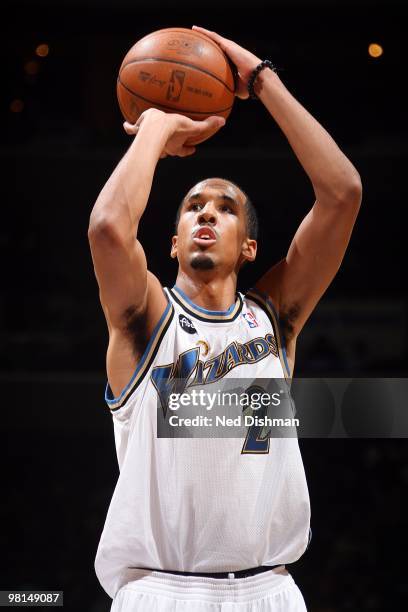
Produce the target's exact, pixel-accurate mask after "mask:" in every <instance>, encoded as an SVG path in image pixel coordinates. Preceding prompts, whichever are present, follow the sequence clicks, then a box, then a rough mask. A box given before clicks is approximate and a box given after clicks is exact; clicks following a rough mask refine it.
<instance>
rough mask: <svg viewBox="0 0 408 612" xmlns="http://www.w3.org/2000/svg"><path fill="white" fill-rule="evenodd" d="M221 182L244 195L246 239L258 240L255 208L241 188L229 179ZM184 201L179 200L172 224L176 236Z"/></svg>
mask: <svg viewBox="0 0 408 612" xmlns="http://www.w3.org/2000/svg"><path fill="white" fill-rule="evenodd" d="M222 180H224V181H226V182H228V183H231V185H234V187H237V188H238V189H239V190H240V191H242V193H243V194H244V196H245V203H244V206H245V213H246V226H247V232H248V238H250V239H251V240H258V231H259V222H258V213H257V212H256V208H255V206H254V205H253V204H252V202H251V200H250V199H249V197H248V195H247V194H246V193H245V191H244V190H243V189H242V187H240V186H239V185H237V184H236V183H234V182H233V181H230V180H229V179H222ZM200 182H201V181H200ZM184 200H185V196H184V198H183V199H182V200H181V202H180V204H179V207H178V209H177V213H176V219H175V222H174V233H175V234H177V228H178V224H179V221H180V214H181V209H182V206H183V204H184Z"/></svg>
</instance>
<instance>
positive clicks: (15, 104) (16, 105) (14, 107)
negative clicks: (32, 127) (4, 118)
mask: <svg viewBox="0 0 408 612" xmlns="http://www.w3.org/2000/svg"><path fill="white" fill-rule="evenodd" d="M23 108H24V102H23V101H22V100H20V99H19V98H16V99H15V100H13V101H12V102H10V110H11V112H12V113H21V111H22V110H23Z"/></svg>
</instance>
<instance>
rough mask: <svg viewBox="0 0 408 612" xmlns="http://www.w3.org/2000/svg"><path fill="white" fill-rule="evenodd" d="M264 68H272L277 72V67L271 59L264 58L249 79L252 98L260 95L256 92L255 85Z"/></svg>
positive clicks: (249, 90)
mask: <svg viewBox="0 0 408 612" xmlns="http://www.w3.org/2000/svg"><path fill="white" fill-rule="evenodd" d="M264 68H270V69H271V70H272V71H273V72H276V67H275V66H274V65H273V64H272V62H271V61H270V60H264V61H263V62H261V63H260V64H258V66H257V67H256V68H255V69H254V70H253V71H252V74H251V76H250V77H249V80H248V93H249V97H250V98H257V97H258V96H257V95H256V93H255V90H254V85H255V81H256V77H257V76H258V74H259V73H260V72H261V70H263V69H264Z"/></svg>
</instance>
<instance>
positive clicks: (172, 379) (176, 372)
mask: <svg viewBox="0 0 408 612" xmlns="http://www.w3.org/2000/svg"><path fill="white" fill-rule="evenodd" d="M199 354H200V349H199V347H194V348H191V349H189V350H187V351H184V353H181V354H180V355H179V356H178V359H177V361H176V362H175V363H169V364H166V365H162V366H156V367H154V368H153V369H152V373H151V375H150V379H151V381H152V383H153V384H154V386H155V387H156V390H157V393H158V395H159V397H160V402H161V405H162V408H163V413H164V416H166V412H167V406H168V400H169V397H170V395H171V394H172V393H183V392H184V391H185V389H186V388H187V387H191V386H193V385H205V384H209V383H213V382H216V381H217V380H219V379H221V378H223V376H225V375H226V374H227V373H228V372H230V371H231V370H232V369H233V368H236V367H238V366H240V365H244V364H255V363H258V362H259V361H261V360H262V359H265V357H267V356H268V355H270V354H272V355H274V356H275V357H278V356H279V354H278V349H277V345H276V340H275V338H274V336H273V334H271V333H269V334H266V336H265V337H264V338H263V337H258V338H253V339H252V340H249V341H248V342H245V344H240V343H239V342H236V341H234V342H231V344H229V345H228V346H227V347H226V349H224V351H223V352H222V353H220V354H219V355H216V356H215V357H212V358H211V359H208V360H207V361H202V360H201V359H199Z"/></svg>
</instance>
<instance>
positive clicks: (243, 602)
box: [111, 566, 306, 612]
mask: <svg viewBox="0 0 408 612" xmlns="http://www.w3.org/2000/svg"><path fill="white" fill-rule="evenodd" d="M135 571H137V572H138V573H139V577H137V578H136V580H132V582H128V583H127V584H125V585H124V586H123V587H122V588H121V589H119V591H118V592H117V594H116V596H115V598H114V600H113V603H112V608H111V612H305V611H306V606H305V602H304V599H303V597H302V593H301V592H300V590H299V588H298V587H297V585H296V584H295V582H294V580H293V578H292V576H291V575H290V574H289V573H288V572H287V570H286V569H285V568H284V567H283V566H281V567H277V568H275V569H271V570H270V571H266V572H263V573H260V574H256V575H255V576H250V577H248V578H232V577H231V578H207V577H197V576H177V575H174V574H168V573H164V572H155V571H150V570H135Z"/></svg>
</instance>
